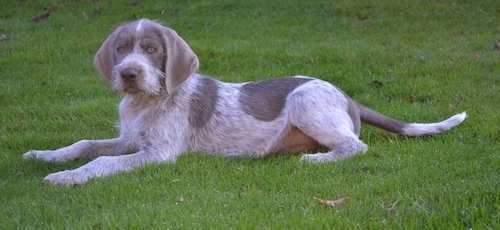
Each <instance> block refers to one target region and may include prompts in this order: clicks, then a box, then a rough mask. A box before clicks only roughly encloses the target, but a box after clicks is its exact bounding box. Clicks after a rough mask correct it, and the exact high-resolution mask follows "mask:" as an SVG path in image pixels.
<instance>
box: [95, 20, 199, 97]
mask: <svg viewBox="0 0 500 230" xmlns="http://www.w3.org/2000/svg"><path fill="white" fill-rule="evenodd" d="M198 65H199V62H198V57H196V54H194V52H193V51H192V50H191V48H189V46H188V44H187V43H186V42H185V41H184V40H183V39H182V38H181V37H180V36H179V35H177V33H176V32H175V31H174V30H172V29H170V28H167V27H164V26H162V25H160V24H158V23H156V22H153V21H150V20H148V19H141V20H138V21H135V22H132V23H128V24H125V25H123V26H120V27H118V28H117V29H116V30H115V31H114V32H113V33H112V34H111V35H110V36H109V37H108V38H107V39H106V41H104V43H103V45H102V47H101V48H100V49H99V51H97V54H96V55H95V58H94V66H95V67H96V69H97V70H98V71H99V72H100V73H101V74H102V75H103V76H104V77H105V78H106V79H107V80H108V81H109V82H110V83H111V84H112V86H113V89H114V90H115V91H118V92H125V93H131V94H134V93H146V94H149V95H157V94H159V93H161V91H162V90H163V89H165V90H166V91H167V93H168V94H172V93H173V92H174V91H175V90H176V89H177V87H178V86H180V85H181V84H182V83H183V82H184V81H185V80H186V79H187V78H188V77H189V76H190V75H191V74H192V73H194V72H195V71H196V70H197V69H198Z"/></svg>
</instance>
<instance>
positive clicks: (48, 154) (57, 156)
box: [23, 150, 73, 163]
mask: <svg viewBox="0 0 500 230" xmlns="http://www.w3.org/2000/svg"><path fill="white" fill-rule="evenodd" d="M23 158H24V159H25V160H28V159H39V160H42V161H45V162H58V163H60V162H66V161H69V160H72V159H73V158H72V157H70V155H68V154H64V152H61V151H59V150H30V151H28V152H26V153H25V154H23Z"/></svg>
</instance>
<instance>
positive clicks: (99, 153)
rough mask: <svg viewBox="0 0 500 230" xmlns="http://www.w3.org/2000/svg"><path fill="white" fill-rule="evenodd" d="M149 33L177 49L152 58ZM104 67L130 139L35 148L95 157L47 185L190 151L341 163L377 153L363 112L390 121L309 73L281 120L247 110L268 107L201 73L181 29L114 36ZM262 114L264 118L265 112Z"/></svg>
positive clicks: (50, 156)
mask: <svg viewBox="0 0 500 230" xmlns="http://www.w3.org/2000/svg"><path fill="white" fill-rule="evenodd" d="M129 28H134V29H129ZM148 29H150V30H154V31H161V33H163V36H162V37H161V38H160V37H156V38H155V39H156V40H155V42H157V44H164V46H165V47H166V49H167V50H162V46H157V44H156V45H155V44H152V45H151V47H152V48H155V49H150V51H152V52H151V53H148V52H146V50H145V48H144V47H143V46H141V45H140V44H139V43H140V42H141V39H142V38H143V36H151V34H152V33H146V32H144V31H145V30H148ZM130 31H135V33H133V32H130ZM120 33H130V37H134V39H135V40H136V43H134V44H133V46H131V47H125V48H126V50H127V52H129V53H126V54H125V55H126V56H125V57H124V58H122V59H120V60H118V61H117V62H116V63H115V60H114V59H113V58H112V57H114V56H113V53H114V52H117V51H116V50H117V49H116V47H115V40H116V39H118V38H120V36H118V35H120ZM121 37H124V36H121ZM125 37H126V36H125ZM151 47H149V48H151ZM153 51H154V52H153ZM156 52H168V55H167V59H166V64H161V65H160V64H158V62H157V61H158V59H157V58H161V57H162V56H161V55H159V54H161V53H156ZM174 54H175V55H174ZM94 63H95V65H96V68H97V69H98V70H99V72H100V73H101V74H102V75H103V76H105V77H106V78H107V79H108V80H109V81H110V83H111V85H112V87H113V89H114V90H115V91H117V92H120V93H124V94H125V96H124V98H123V100H122V102H121V103H120V105H119V115H120V122H119V126H120V136H119V137H117V138H114V139H109V140H82V141H79V142H76V143H75V144H73V145H70V146H67V147H63V148H60V149H57V150H45V151H41V150H32V151H28V152H27V153H25V154H24V155H23V157H24V158H26V159H27V158H37V159H40V160H43V161H50V162H65V161H70V160H74V159H78V158H89V159H93V158H95V159H94V160H93V161H91V162H89V163H88V164H86V165H83V166H81V167H80V168H77V169H73V170H66V171H61V172H56V173H52V174H49V175H48V176H47V177H46V178H45V179H44V181H45V182H46V183H50V184H58V185H69V184H81V183H85V182H87V181H88V180H89V179H91V178H95V177H103V176H107V175H111V174H115V173H119V172H128V171H130V170H133V169H134V168H137V167H141V166H143V165H144V164H146V163H160V162H174V161H175V160H176V159H177V158H178V157H179V156H180V155H181V154H183V153H185V152H188V151H193V152H199V153H208V154H220V155H224V156H234V157H242V156H243V157H262V156H265V155H268V154H273V153H280V152H285V153H302V152H305V151H308V150H315V149H317V147H320V146H322V147H326V148H327V149H328V151H327V152H325V153H315V154H305V155H303V156H302V158H301V159H302V160H305V161H311V162H325V161H335V160H340V159H344V158H346V157H348V156H351V155H353V154H356V153H359V152H366V151H367V149H368V147H367V145H366V144H364V143H363V142H362V141H361V140H359V138H358V136H359V122H360V114H361V120H362V119H364V118H363V117H367V116H368V115H366V114H369V115H370V116H372V120H377V119H380V117H379V115H376V114H375V115H374V113H371V112H370V113H366V111H371V110H369V109H367V108H364V109H362V110H361V111H362V112H359V111H360V110H359V106H358V105H357V104H356V103H354V102H353V101H352V100H351V99H350V98H349V97H347V96H346V95H345V94H344V93H343V92H342V91H340V90H339V89H338V88H336V87H335V86H333V85H331V84H330V83H328V82H325V81H322V80H319V79H313V78H309V77H304V76H296V77H295V78H288V79H285V80H284V81H283V83H287V82H286V81H293V80H299V81H303V82H304V83H303V84H300V85H296V86H294V87H295V88H293V90H292V89H290V92H287V95H285V96H286V98H285V102H284V104H283V108H282V109H281V110H280V113H279V114H278V115H276V116H275V117H273V115H272V113H271V112H270V111H271V110H273V109H276V108H275V107H271V108H270V110H269V111H256V110H252V108H250V109H247V110H245V108H246V107H245V106H246V105H247V104H246V103H262V101H259V100H262V98H258V97H257V98H250V100H249V99H248V98H247V99H242V98H243V97H242V96H243V94H249V93H252V92H251V91H250V90H249V89H248V87H247V86H249V84H251V83H225V82H220V81H217V80H214V79H210V78H207V77H205V76H202V75H200V74H197V73H195V71H196V70H197V67H198V59H197V58H196V55H195V54H194V53H193V52H192V50H191V49H190V48H189V46H187V44H185V42H184V40H182V39H181V38H180V37H179V36H178V35H177V34H176V33H175V32H174V31H173V30H170V29H168V28H165V27H162V26H161V25H159V24H157V23H155V22H152V21H149V20H145V19H143V20H140V21H137V22H134V23H130V24H127V25H125V26H122V27H119V28H118V29H117V30H116V31H115V32H113V34H112V35H110V37H109V38H108V39H107V40H106V41H105V43H104V44H103V46H102V47H101V49H100V50H99V51H98V53H97V54H96V58H95V62H94ZM155 63H156V64H155ZM165 66H166V67H165ZM163 67H165V72H163V71H162V68H163ZM172 68H176V69H172ZM130 69H132V70H134V71H135V72H133V73H136V75H133V76H129V78H127V77H126V76H125V72H127V70H130ZM127 79H128V80H127ZM207 83H210V84H212V86H211V87H212V88H209V87H210V86H209V85H207ZM268 84H271V83H270V82H266V81H264V82H262V83H261V84H260V86H259V87H260V88H259V87H257V91H259V90H260V89H261V88H262V89H264V90H263V91H259V92H257V93H256V94H252V95H261V96H262V95H264V96H266V95H268V93H270V92H268V91H273V90H274V89H273V88H269V87H270V86H269V85H268ZM245 87H247V88H245ZM252 90H255V88H254V89H252ZM266 90H267V91H266ZM285 90H287V89H286V88H285ZM271 93H274V92H271ZM210 95H212V97H210ZM207 98H211V99H207ZM252 100H255V101H252ZM210 102H214V103H213V107H210V106H209V105H208V104H210ZM277 102H279V100H277ZM276 106H281V105H279V103H278V104H276ZM278 109H279V108H278ZM262 112H264V118H259V117H258V116H256V115H255V114H258V113H262ZM373 117H375V118H373ZM464 119H465V113H462V114H459V115H455V116H453V117H451V118H449V119H448V120H445V121H443V122H439V123H434V124H409V125H407V124H404V123H402V124H398V125H402V126H401V127H404V128H403V129H402V130H403V131H402V132H401V134H406V135H426V134H434V133H438V132H441V131H444V130H447V129H449V128H451V127H453V126H455V125H458V124H459V123H461V122H462V121H463V120H464ZM381 128H385V127H383V125H382V126H381ZM397 128H400V127H399V126H397ZM130 152H132V154H127V153H130Z"/></svg>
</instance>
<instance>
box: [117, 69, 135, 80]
mask: <svg viewBox="0 0 500 230" xmlns="http://www.w3.org/2000/svg"><path fill="white" fill-rule="evenodd" d="M120 77H121V78H122V79H123V80H124V81H133V80H135V79H136V78H137V70H135V69H134V68H125V69H123V70H121V71H120Z"/></svg>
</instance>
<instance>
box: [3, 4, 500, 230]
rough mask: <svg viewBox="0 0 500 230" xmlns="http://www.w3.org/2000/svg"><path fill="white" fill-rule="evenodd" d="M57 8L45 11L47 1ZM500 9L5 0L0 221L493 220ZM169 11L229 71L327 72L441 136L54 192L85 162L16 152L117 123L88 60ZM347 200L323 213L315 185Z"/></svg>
mask: <svg viewBox="0 0 500 230" xmlns="http://www.w3.org/2000/svg"><path fill="white" fill-rule="evenodd" d="M49 6H55V7H56V9H55V11H54V12H53V13H52V14H51V15H50V16H49V18H47V19H46V20H43V21H41V22H39V23H35V22H33V21H31V18H32V17H34V16H36V15H37V14H39V13H40V11H41V10H42V9H43V8H44V7H49ZM499 9H500V3H499V2H498V1H494V0H485V1H431V2H429V1H399V2H397V1H396V2H394V1H387V0H380V1H364V0H361V1H352V2H349V1H343V2H341V1H319V0H311V1H241V0H229V1H202V0H198V1H188V2H186V3H173V2H165V1H148V2H147V3H146V2H143V1H131V0H130V1H69V0H67V1H63V0H59V1H43V2H42V1H9V2H6V3H2V8H1V9H0V18H1V20H0V34H4V35H5V36H6V37H7V40H2V41H0V47H1V48H0V56H1V58H0V73H1V75H0V78H1V82H2V83H1V84H0V108H1V109H0V111H1V113H0V158H1V159H0V194H2V195H1V196H0V205H1V207H2V212H0V223H1V224H0V228H2V229H89V228H90V229H139V228H141V229H167V228H170V229H179V228H180V229H200V228H204V229H205V228H208V229H214V228H215V229H218V228H221V229H228V228H235V229H242V228H245V229H246V228H248V229H266V228H267V229H319V228H325V229H329V228H333V229H353V228H359V229H379V228H388V229H403V228H404V229H470V228H474V229H498V228H500V211H499V210H500V198H499V197H500V196H499V195H498V194H500V155H499V152H500V144H499V142H500V124H499V119H498V114H499V113H500V111H499V108H500V107H499V106H498V102H499V98H500V93H499V92H500V91H499V85H500V65H498V60H500V59H499V56H500V51H494V50H493V47H494V45H495V43H500V40H498V39H499V38H500V27H498V21H500V18H499V17H500V11H499ZM141 17H147V18H151V19H159V20H160V21H162V22H164V23H165V24H167V25H169V26H170V27H172V28H174V29H175V30H177V32H178V33H179V34H180V35H181V36H182V37H184V38H185V40H186V41H187V42H188V43H189V44H190V45H191V47H192V48H193V50H194V51H195V52H196V53H197V55H198V57H199V59H200V62H201V67H200V72H201V73H203V74H207V75H211V76H214V77H217V78H219V79H221V80H225V81H234V82H239V81H249V80H258V79H265V78H269V77H281V76H289V75H295V74H303V75H310V76H316V77H319V78H322V79H324V80H327V81H330V82H332V83H334V84H336V85H338V86H339V87H341V88H342V89H344V90H345V91H346V92H347V93H348V94H349V95H351V96H352V97H353V98H354V99H356V100H357V101H359V102H361V103H363V104H365V105H367V106H370V107H372V108H375V109H376V110H378V111H382V112H383V113H385V114H388V115H390V116H392V117H395V118H398V119H403V120H406V121H411V122H416V121H419V122H433V121H437V120H440V119H444V118H445V117H447V116H449V115H452V114H454V113H458V112H461V111H464V110H465V111H467V112H468V114H469V118H468V119H467V120H466V122H465V123H464V124H462V125H460V126H459V127H457V128H455V129H453V130H450V131H449V132H446V133H444V134H441V135H436V136H432V137H423V138H406V137H398V136H395V135H392V134H388V133H385V132H383V131H380V130H376V129H374V128H371V127H368V126H364V127H363V131H362V134H361V138H362V139H363V140H364V141H365V142H366V143H367V144H368V145H369V146H370V149H369V151H368V152H367V153H366V154H364V155H358V156H355V157H352V158H350V159H347V160H344V161H342V162H338V163H329V164H322V165H310V164H301V163H299V162H298V159H299V157H298V156H277V157H267V158H264V159H228V158H221V157H209V156H204V155H196V154H192V153H191V154H186V155H184V156H182V157H181V158H180V159H179V160H178V162H177V163H175V164H163V165H149V166H147V167H145V168H143V169H139V170H136V171H134V172H132V173H128V174H121V175H116V176H112V177H107V178H104V179H96V180H92V181H90V182H89V183H87V184H85V185H82V186H76V187H53V186H44V185H42V184H41V180H42V179H43V177H44V176H46V175H47V174H49V173H51V172H56V171H60V170H65V169H72V168H75V167H78V166H80V165H82V164H84V163H85V161H77V162H70V163H64V164H51V163H43V162H39V161H35V160H32V161H23V160H22V157H21V155H22V153H24V152H26V151H27V150H29V149H55V148H59V147H62V146H65V145H68V144H71V143H73V142H75V141H77V140H80V139H97V138H110V137H113V136H116V135H117V131H116V130H115V128H114V126H115V122H116V120H117V119H118V117H117V114H116V105H117V104H118V102H119V101H120V97H119V96H118V95H114V94H113V93H112V92H111V90H110V89H109V86H108V85H107V83H106V82H105V81H104V80H103V79H102V78H101V77H99V76H98V74H97V73H96V71H95V70H93V67H92V60H93V55H94V54H95V52H96V51H97V49H98V48H99V47H100V45H101V44H102V42H103V41H104V39H105V38H106V37H107V35H109V33H110V32H111V31H112V29H113V27H114V26H116V25H119V24H120V23H122V22H124V21H128V20H132V19H136V18H141ZM313 196H314V197H320V198H323V199H338V198H341V197H348V199H347V201H346V203H345V204H344V205H341V206H338V207H335V208H330V207H326V206H321V205H319V204H318V203H317V202H316V201H315V200H313V199H312V197H313Z"/></svg>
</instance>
